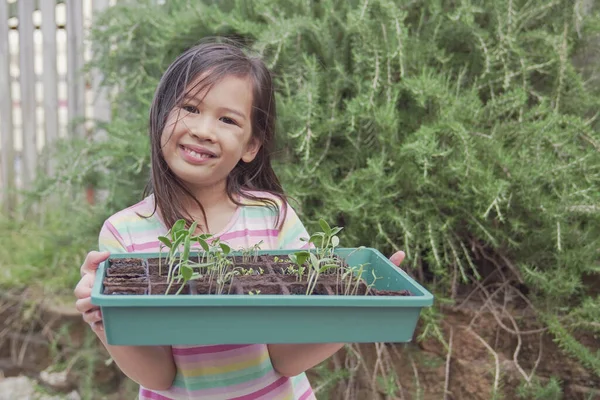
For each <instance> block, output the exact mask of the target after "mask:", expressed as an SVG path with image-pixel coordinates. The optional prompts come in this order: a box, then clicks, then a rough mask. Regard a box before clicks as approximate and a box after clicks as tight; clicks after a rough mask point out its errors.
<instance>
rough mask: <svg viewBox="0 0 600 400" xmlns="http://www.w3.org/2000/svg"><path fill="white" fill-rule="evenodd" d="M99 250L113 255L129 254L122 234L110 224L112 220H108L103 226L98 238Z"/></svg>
mask: <svg viewBox="0 0 600 400" xmlns="http://www.w3.org/2000/svg"><path fill="white" fill-rule="evenodd" d="M98 248H99V250H100V251H109V252H110V253H111V254H113V253H129V251H128V250H127V246H126V245H125V241H124V240H123V238H122V236H121V234H120V233H119V232H118V231H117V229H116V228H115V227H114V226H113V224H111V223H110V220H106V221H105V222H104V225H102V229H101V230H100V235H99V236H98Z"/></svg>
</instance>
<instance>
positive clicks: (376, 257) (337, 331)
mask: <svg viewBox="0 0 600 400" xmlns="http://www.w3.org/2000/svg"><path fill="white" fill-rule="evenodd" d="M295 251H296V250H277V251H273V250H263V251H259V252H258V254H259V255H262V254H265V255H266V254H268V255H274V256H280V257H281V256H286V255H288V254H290V253H293V252H295ZM335 253H336V254H337V255H338V256H340V257H342V258H344V259H345V260H346V262H347V263H348V264H349V265H350V266H355V265H361V264H367V265H366V267H365V270H366V273H365V274H364V275H363V277H364V279H365V280H366V281H367V283H371V282H369V278H371V280H372V273H371V270H374V271H375V275H376V276H377V277H378V278H379V279H377V281H376V282H375V288H376V289H379V290H404V289H406V290H409V291H410V292H411V293H412V296H364V295H356V296H326V295H310V296H306V295H267V294H265V295H262V294H259V295H237V294H236V295H233V294H232V295H183V294H180V295H172V294H169V295H105V294H103V290H104V287H103V286H104V285H103V278H104V277H105V274H106V269H107V262H104V263H102V264H101V265H100V267H99V269H98V272H97V275H96V281H95V283H94V287H93V290H92V303H93V304H94V305H97V306H100V308H101V310H102V316H103V320H104V329H105V332H106V338H107V341H108V343H109V344H112V345H132V346H136V345H137V346H142V345H209V344H255V343H374V342H390V343H392V342H409V341H411V340H412V338H413V334H414V331H415V328H416V325H417V321H418V319H419V314H420V312H421V309H422V308H423V307H429V306H431V305H432V304H433V296H432V294H431V293H430V292H428V291H427V290H426V289H425V288H423V287H422V286H421V285H419V284H418V283H417V282H416V281H415V280H414V279H412V278H411V277H410V276H409V275H408V274H406V273H405V272H404V271H403V270H402V269H400V268H397V267H396V266H395V265H394V264H392V263H391V262H390V261H389V259H388V258H387V257H385V256H383V255H382V254H381V253H380V252H379V251H378V250H376V249H371V248H361V249H352V248H340V249H337V250H336V251H335ZM231 255H233V256H235V255H239V254H236V253H232V254H231ZM158 256H159V254H158V253H125V254H112V255H111V258H129V257H139V258H143V259H148V258H153V257H158ZM163 256H164V254H163Z"/></svg>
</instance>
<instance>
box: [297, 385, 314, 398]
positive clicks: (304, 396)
mask: <svg viewBox="0 0 600 400" xmlns="http://www.w3.org/2000/svg"><path fill="white" fill-rule="evenodd" d="M313 395H314V393H313V391H312V388H310V387H309V388H308V389H307V390H306V392H304V393H303V394H302V396H300V397H298V400H307V399H308V398H310V397H311V396H313Z"/></svg>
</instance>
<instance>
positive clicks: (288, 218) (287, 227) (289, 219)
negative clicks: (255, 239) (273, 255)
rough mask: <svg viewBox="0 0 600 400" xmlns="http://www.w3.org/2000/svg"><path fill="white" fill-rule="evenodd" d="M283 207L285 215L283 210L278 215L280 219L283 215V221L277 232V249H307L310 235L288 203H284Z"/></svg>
mask: <svg viewBox="0 0 600 400" xmlns="http://www.w3.org/2000/svg"><path fill="white" fill-rule="evenodd" d="M285 207H286V209H285V210H286V212H285V214H284V212H283V210H282V212H281V214H280V215H281V217H282V218H283V216H284V215H285V220H284V221H283V225H282V226H281V229H280V230H279V236H278V238H277V242H278V248H279V249H281V250H292V249H307V248H309V243H308V239H309V238H310V235H309V234H308V232H307V231H306V228H305V227H304V225H303V224H302V221H300V218H298V214H296V211H294V209H293V208H292V207H291V206H290V205H289V204H288V203H285ZM301 239H305V240H304V241H303V240H301Z"/></svg>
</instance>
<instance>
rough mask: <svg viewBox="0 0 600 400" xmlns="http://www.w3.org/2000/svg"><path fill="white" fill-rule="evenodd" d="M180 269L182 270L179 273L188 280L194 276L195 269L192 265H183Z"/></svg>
mask: <svg viewBox="0 0 600 400" xmlns="http://www.w3.org/2000/svg"><path fill="white" fill-rule="evenodd" d="M179 271H180V272H179V273H180V274H181V277H182V278H183V279H184V281H186V282H187V281H189V280H190V279H191V278H192V275H194V271H193V270H192V269H191V268H190V267H188V266H187V265H182V266H181V267H180V270H179Z"/></svg>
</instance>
